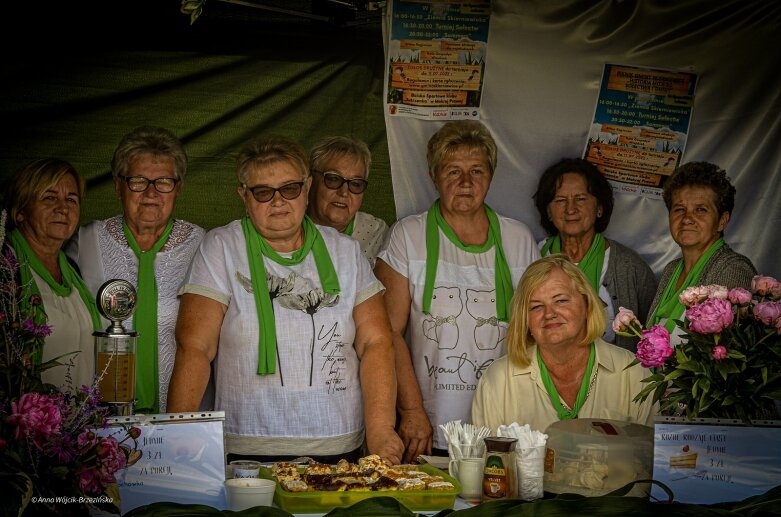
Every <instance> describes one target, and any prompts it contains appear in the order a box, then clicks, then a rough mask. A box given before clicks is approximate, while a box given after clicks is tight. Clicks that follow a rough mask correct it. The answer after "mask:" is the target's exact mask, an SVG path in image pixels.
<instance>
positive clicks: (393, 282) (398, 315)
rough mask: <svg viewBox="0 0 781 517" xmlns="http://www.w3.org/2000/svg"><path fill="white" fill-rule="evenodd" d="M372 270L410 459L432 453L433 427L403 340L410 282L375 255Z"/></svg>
mask: <svg viewBox="0 0 781 517" xmlns="http://www.w3.org/2000/svg"><path fill="white" fill-rule="evenodd" d="M374 274H375V275H376V276H377V278H378V279H379V280H380V282H382V284H383V285H384V286H385V294H384V296H383V299H384V301H385V309H386V310H387V313H388V318H389V319H390V326H391V332H392V336H393V351H394V356H395V362H396V380H397V383H398V396H397V400H396V406H397V408H398V411H399V416H400V417H401V421H400V422H399V436H400V437H401V439H402V441H403V442H404V451H405V452H404V459H403V462H404V463H411V462H413V461H415V459H417V457H418V456H419V455H421V454H431V445H432V428H431V422H430V421H429V419H428V415H426V410H425V409H424V408H423V395H422V394H421V392H420V386H418V381H417V379H416V378H415V369H414V367H413V366H412V359H411V357H410V353H409V348H408V346H407V343H406V341H405V340H404V332H405V330H406V329H407V321H408V320H409V312H410V305H411V304H412V298H411V297H410V293H409V282H408V280H407V279H406V278H405V277H404V276H402V275H401V274H399V273H398V272H396V271H395V270H394V269H393V268H391V267H390V266H389V265H388V264H386V263H385V262H384V261H383V260H382V259H377V265H376V266H375V267H374Z"/></svg>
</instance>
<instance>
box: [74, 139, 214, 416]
mask: <svg viewBox="0 0 781 517" xmlns="http://www.w3.org/2000/svg"><path fill="white" fill-rule="evenodd" d="M111 171H112V175H113V176H114V189H115V190H116V193H117V197H118V198H119V201H120V203H121V204H122V214H120V215H116V216H114V217H111V218H109V219H106V220H104V221H93V222H91V223H89V224H87V225H85V226H83V227H81V228H80V229H79V232H78V234H77V235H76V236H75V237H74V239H73V240H72V242H71V243H70V244H69V245H68V248H67V249H66V252H67V254H68V256H69V257H71V258H72V259H73V260H75V261H76V263H78V264H79V267H80V268H81V271H82V273H83V275H84V282H85V283H86V284H87V287H89V289H90V291H91V292H92V293H93V295H94V294H95V293H97V292H98V289H99V288H100V286H102V285H103V283H104V282H106V281H107V280H111V279H115V278H121V279H124V280H127V281H129V282H130V283H131V284H133V285H134V286H136V289H137V291H138V305H137V306H136V311H135V314H133V317H132V319H131V320H130V321H127V322H125V325H126V327H127V328H129V329H133V330H136V331H137V332H138V334H139V335H138V342H137V354H136V397H137V402H136V405H135V412H136V413H159V412H165V411H166V399H167V398H168V382H169V380H170V379H171V372H173V369H174V356H175V355H176V342H175V341H174V326H175V325H176V315H177V313H178V311H179V298H178V297H177V293H178V291H179V288H180V287H181V286H182V283H183V282H184V275H185V273H187V268H188V267H189V266H190V262H191V261H192V258H193V255H194V254H195V250H196V249H198V244H200V242H201V239H202V238H203V234H204V231H203V229H202V228H200V227H198V226H196V225H194V224H192V223H188V222H187V221H182V220H180V219H174V218H173V211H174V207H175V205H176V199H177V198H178V197H179V193H180V192H181V191H182V184H183V182H184V176H185V174H186V172H187V155H186V154H185V152H184V148H183V147H182V143H181V142H180V141H179V139H178V138H176V136H174V135H173V133H171V132H170V131H168V130H167V129H163V128H159V127H150V126H146V127H139V128H136V129H134V130H133V131H131V132H130V133H128V134H127V135H125V136H124V137H123V138H122V140H121V141H120V142H119V145H118V146H117V148H116V150H115V151H114V157H113V159H112V160H111Z"/></svg>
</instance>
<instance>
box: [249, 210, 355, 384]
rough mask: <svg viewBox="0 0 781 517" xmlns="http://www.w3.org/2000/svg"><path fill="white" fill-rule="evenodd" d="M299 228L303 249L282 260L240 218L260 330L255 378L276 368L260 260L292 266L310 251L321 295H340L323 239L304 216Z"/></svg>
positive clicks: (272, 326)
mask: <svg viewBox="0 0 781 517" xmlns="http://www.w3.org/2000/svg"><path fill="white" fill-rule="evenodd" d="M301 225H302V226H303V228H304V245H303V246H302V247H300V248H299V249H297V250H296V251H295V252H293V256H292V257H290V258H286V257H283V256H281V255H280V254H279V253H277V252H276V251H274V250H273V249H272V248H271V246H269V244H268V243H267V242H266V240H265V239H264V238H263V236H262V235H260V233H258V231H257V230H256V229H255V226H254V225H253V224H252V221H251V220H250V218H249V217H244V218H243V219H242V220H241V228H242V230H244V239H245V240H246V242H247V259H248V263H249V271H250V279H251V280H252V292H253V294H254V296H255V307H256V308H257V310H258V327H259V329H260V332H259V333H258V370H257V373H258V375H267V374H271V373H275V372H276V364H277V362H276V357H277V328H276V323H275V321H274V311H273V308H272V306H271V296H270V295H269V292H268V284H267V283H266V268H265V266H264V264H263V257H267V258H269V259H271V260H273V261H274V262H276V263H277V264H281V265H283V266H293V265H295V264H300V263H301V262H302V261H303V260H304V259H305V258H306V256H307V255H308V254H309V252H310V251H312V254H313V255H314V259H315V266H316V267H317V274H318V275H319V277H320V283H321V284H322V286H323V291H325V292H326V293H328V294H339V291H340V288H339V278H338V277H337V275H336V271H335V270H334V265H333V262H331V256H330V255H329V254H328V248H327V247H326V245H325V242H324V241H323V236H322V235H320V231H319V230H318V229H317V226H315V223H313V222H312V220H311V219H310V218H309V217H308V216H304V220H303V222H302V223H301Z"/></svg>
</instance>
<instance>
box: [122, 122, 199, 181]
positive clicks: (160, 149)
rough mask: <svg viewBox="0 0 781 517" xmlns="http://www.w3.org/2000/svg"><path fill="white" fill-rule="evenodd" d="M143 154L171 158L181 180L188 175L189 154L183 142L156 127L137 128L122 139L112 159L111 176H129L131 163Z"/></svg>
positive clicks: (165, 130)
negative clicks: (185, 150)
mask: <svg viewBox="0 0 781 517" xmlns="http://www.w3.org/2000/svg"><path fill="white" fill-rule="evenodd" d="M143 154H151V155H154V156H165V157H168V158H170V159H171V160H172V161H173V162H174V173H175V174H176V177H177V178H179V179H180V180H183V179H184V176H185V174H187V154H186V153H185V152H184V147H182V142H181V141H180V140H179V139H178V138H177V137H176V136H175V135H174V134H173V133H172V132H170V131H169V130H167V129H164V128H162V127H155V126H141V127H137V128H136V129H134V130H133V131H131V132H130V133H128V134H126V135H125V136H124V137H122V140H121V141H120V142H119V145H118V146H117V148H116V150H115V151H114V157H113V158H112V159H111V174H112V175H113V176H114V178H116V177H117V176H127V171H128V169H129V168H130V164H131V162H132V161H133V160H135V159H136V158H137V157H138V156H140V155H143Z"/></svg>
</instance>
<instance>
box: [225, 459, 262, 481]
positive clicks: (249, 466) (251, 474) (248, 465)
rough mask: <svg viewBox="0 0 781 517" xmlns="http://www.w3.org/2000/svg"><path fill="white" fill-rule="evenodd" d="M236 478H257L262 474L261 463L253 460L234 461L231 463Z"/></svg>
mask: <svg viewBox="0 0 781 517" xmlns="http://www.w3.org/2000/svg"><path fill="white" fill-rule="evenodd" d="M230 466H231V468H232V469H233V477H234V478H256V477H258V474H259V473H260V462H259V461H252V460H233V461H231V462H230Z"/></svg>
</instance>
